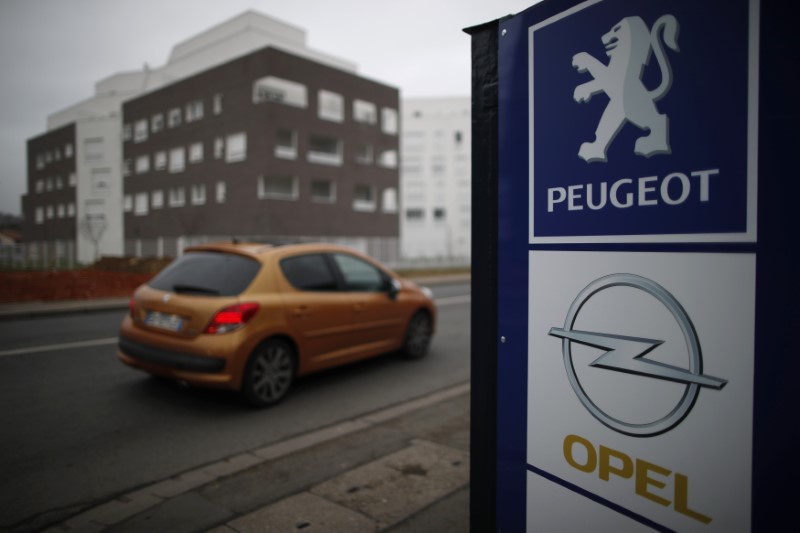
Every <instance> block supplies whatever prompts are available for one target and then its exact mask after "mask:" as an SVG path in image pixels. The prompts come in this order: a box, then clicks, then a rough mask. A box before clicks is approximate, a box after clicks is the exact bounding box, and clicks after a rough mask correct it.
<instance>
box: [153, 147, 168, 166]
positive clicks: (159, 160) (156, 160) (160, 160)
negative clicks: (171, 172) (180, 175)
mask: <svg viewBox="0 0 800 533" xmlns="http://www.w3.org/2000/svg"><path fill="white" fill-rule="evenodd" d="M153 166H154V167H155V169H156V170H164V169H165V168H167V152H164V151H163V150H162V151H160V152H156V155H155V156H154V157H153Z"/></svg>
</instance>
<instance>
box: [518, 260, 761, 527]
mask: <svg viewBox="0 0 800 533" xmlns="http://www.w3.org/2000/svg"><path fill="white" fill-rule="evenodd" d="M529 254H530V258H529V259H530V261H529V265H530V267H529V276H530V278H529V324H528V327H529V330H528V331H529V339H528V353H529V361H528V424H527V428H528V439H527V449H528V452H527V456H528V459H527V460H528V471H529V474H528V478H529V479H528V494H527V500H528V506H527V512H528V520H529V528H530V529H534V528H533V527H532V525H531V523H532V522H531V521H532V520H535V523H536V524H538V527H539V528H541V527H543V524H544V523H547V521H548V520H553V521H554V522H553V523H557V524H559V525H560V528H559V529H560V530H562V531H577V530H581V529H584V528H585V526H586V522H585V521H586V520H587V515H586V514H584V513H580V512H572V511H574V510H575V509H577V507H575V508H573V506H574V505H581V506H588V507H592V506H593V507H594V508H596V509H595V510H594V511H592V513H593V514H597V513H599V515H602V516H606V517H613V518H609V519H608V520H610V522H603V523H605V524H611V523H612V522H613V523H614V524H615V525H614V531H640V530H643V528H644V530H647V529H653V528H654V529H657V530H659V529H661V530H678V531H704V532H711V531H735V530H741V529H743V528H745V529H746V528H747V527H749V524H750V500H751V498H750V496H751V456H752V449H751V448H752V445H751V443H752V418H753V365H754V327H755V326H754V324H755V316H754V310H755V256H754V255H753V254H735V253H730V254H719V253H646V252H645V253H643V252H637V253H626V252H570V251H531V252H529ZM579 500H582V501H584V502H585V503H583V504H578V503H577V502H578V501H579ZM592 500H593V501H592ZM597 504H600V505H597ZM598 518H600V517H599V516H598ZM548 531H552V530H550V529H548Z"/></svg>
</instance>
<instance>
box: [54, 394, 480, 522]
mask: <svg viewBox="0 0 800 533" xmlns="http://www.w3.org/2000/svg"><path fill="white" fill-rule="evenodd" d="M469 425H470V416H469V384H468V383H464V384H461V385H457V386H454V387H450V388H448V389H443V390H441V391H437V392H435V393H432V394H429V395H427V396H425V397H422V398H418V399H414V400H411V401H408V402H404V403H403V404H400V405H396V406H393V407H389V408H386V409H382V410H380V411H377V412H374V413H371V414H368V415H365V416H362V417H359V418H356V419H353V420H347V421H344V422H341V423H339V424H335V425H333V426H330V427H327V428H322V429H320V430H316V431H314V432H310V433H308V434H305V435H299V436H297V437H294V438H292V439H289V440H287V441H283V442H281V443H277V444H273V445H270V446H266V447H264V448H262V449H257V450H252V451H250V452H249V453H244V454H240V455H237V456H234V457H230V458H228V459H226V460H224V461H220V462H218V463H215V464H212V465H206V466H204V467H201V468H199V469H197V470H194V471H191V472H186V473H184V474H181V475H179V476H175V477H174V478H170V479H166V480H162V481H160V482H158V483H155V484H153V485H150V486H148V487H144V488H141V489H139V490H137V491H135V492H133V493H130V494H126V495H124V496H121V497H118V498H116V499H114V500H112V501H109V502H106V503H104V504H102V505H99V506H97V507H94V508H92V509H88V510H86V511H84V512H82V513H81V514H79V515H77V516H73V517H72V518H70V519H68V520H66V521H64V522H63V523H61V524H58V525H56V526H54V527H51V528H50V529H48V530H46V531H48V533H53V532H58V531H70V532H94V531H111V532H115V533H116V532H118V533H126V532H140V531H170V532H175V533H181V532H186V533H195V532H211V533H232V532H240V533H255V532H286V533H289V532H302V533H312V532H354V533H358V532H361V531H364V532H378V531H390V532H392V533H415V532H429V531H448V532H460V531H469V432H470V428H469Z"/></svg>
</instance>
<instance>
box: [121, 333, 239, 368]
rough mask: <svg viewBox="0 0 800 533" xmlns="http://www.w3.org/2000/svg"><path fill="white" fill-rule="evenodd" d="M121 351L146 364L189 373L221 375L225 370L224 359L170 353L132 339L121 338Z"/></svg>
mask: <svg viewBox="0 0 800 533" xmlns="http://www.w3.org/2000/svg"><path fill="white" fill-rule="evenodd" d="M118 346H119V351H120V352H122V353H123V354H125V355H127V356H128V357H130V358H131V359H134V360H136V361H141V362H142V363H145V364H151V365H158V366H162V367H167V368H171V369H174V370H184V371H188V372H202V373H219V372H222V371H223V370H224V369H225V359H224V358H222V357H202V356H198V355H192V354H187V353H181V352H174V351H168V350H164V349H161V348H156V347H153V346H148V345H146V344H142V343H140V342H136V341H133V340H131V339H128V338H125V337H120V338H119V344H118Z"/></svg>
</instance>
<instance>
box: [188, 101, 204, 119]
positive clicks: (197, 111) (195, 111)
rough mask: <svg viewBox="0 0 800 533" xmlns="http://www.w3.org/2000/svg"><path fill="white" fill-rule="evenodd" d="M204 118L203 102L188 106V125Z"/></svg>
mask: <svg viewBox="0 0 800 533" xmlns="http://www.w3.org/2000/svg"><path fill="white" fill-rule="evenodd" d="M201 118H203V101H202V100H195V101H194V102H189V103H188V104H186V123H187V124H188V123H190V122H194V121H195V120H200V119H201Z"/></svg>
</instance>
